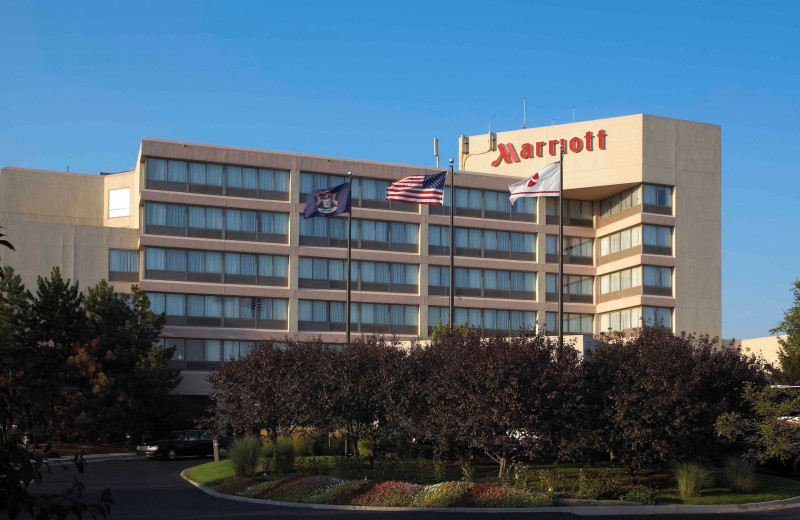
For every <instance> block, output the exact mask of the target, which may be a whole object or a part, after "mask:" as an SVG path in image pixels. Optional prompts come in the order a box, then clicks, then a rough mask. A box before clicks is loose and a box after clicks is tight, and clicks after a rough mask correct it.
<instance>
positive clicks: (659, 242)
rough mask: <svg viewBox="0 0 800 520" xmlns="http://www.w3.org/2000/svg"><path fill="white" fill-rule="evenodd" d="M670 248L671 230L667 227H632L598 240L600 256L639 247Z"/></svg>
mask: <svg viewBox="0 0 800 520" xmlns="http://www.w3.org/2000/svg"><path fill="white" fill-rule="evenodd" d="M642 244H644V245H646V246H657V247H663V248H671V247H672V228H671V227H667V226H651V225H648V224H645V225H643V226H634V227H632V228H628V229H623V230H622V231H618V232H616V233H612V234H610V235H606V236H604V237H601V238H600V256H606V255H611V254H614V253H618V252H620V251H624V250H626V249H630V248H632V247H637V246H640V245H642Z"/></svg>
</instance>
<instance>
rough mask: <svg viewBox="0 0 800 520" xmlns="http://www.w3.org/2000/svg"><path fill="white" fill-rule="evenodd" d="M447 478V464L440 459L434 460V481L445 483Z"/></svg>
mask: <svg viewBox="0 0 800 520" xmlns="http://www.w3.org/2000/svg"><path fill="white" fill-rule="evenodd" d="M446 478H447V464H445V462H444V461H443V460H442V459H441V458H439V457H436V458H435V459H433V481H434V482H444V480H445V479H446Z"/></svg>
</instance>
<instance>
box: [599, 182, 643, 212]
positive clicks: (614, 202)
mask: <svg viewBox="0 0 800 520" xmlns="http://www.w3.org/2000/svg"><path fill="white" fill-rule="evenodd" d="M639 204H641V201H640V199H639V186H636V187H633V188H630V189H628V190H625V191H623V192H622V193H617V194H616V195H612V196H610V197H608V198H607V199H603V200H601V201H600V216H601V217H608V216H611V215H614V214H615V213H619V212H620V211H625V210H626V209H628V208H632V207H634V206H638V205H639Z"/></svg>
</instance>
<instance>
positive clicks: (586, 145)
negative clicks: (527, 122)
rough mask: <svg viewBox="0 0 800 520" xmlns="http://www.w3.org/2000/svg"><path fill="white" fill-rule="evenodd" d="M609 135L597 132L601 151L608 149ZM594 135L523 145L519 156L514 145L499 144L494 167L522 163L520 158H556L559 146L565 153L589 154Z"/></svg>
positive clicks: (493, 162)
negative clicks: (607, 140)
mask: <svg viewBox="0 0 800 520" xmlns="http://www.w3.org/2000/svg"><path fill="white" fill-rule="evenodd" d="M607 136H608V134H607V133H606V131H605V130H600V131H599V132H597V148H599V149H600V150H605V149H606V137H607ZM594 142H595V141H594V134H593V133H592V132H586V135H585V136H583V137H573V138H572V139H569V140H567V139H551V140H549V141H537V142H536V143H523V144H522V146H521V147H520V150H519V155H517V150H516V148H514V145H513V144H512V143H506V144H503V143H499V144H498V145H497V151H498V152H500V155H499V156H498V157H497V159H495V160H494V161H492V166H499V165H500V163H503V162H505V163H506V164H511V163H515V162H520V157H522V158H523V159H533V158H534V157H544V156H545V155H552V156H556V155H558V152H559V145H560V146H562V147H564V152H565V153H567V152H568V151H569V152H572V153H579V152H581V151H583V150H586V151H587V152H591V151H594Z"/></svg>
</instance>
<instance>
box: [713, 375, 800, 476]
mask: <svg viewBox="0 0 800 520" xmlns="http://www.w3.org/2000/svg"><path fill="white" fill-rule="evenodd" d="M742 398H743V400H744V402H745V404H746V405H747V408H746V409H745V410H741V411H736V412H728V413H725V414H722V415H721V416H720V417H719V418H718V419H717V423H716V429H717V434H718V435H719V436H720V437H723V438H725V439H727V440H729V441H740V440H743V441H744V442H745V444H746V446H747V448H748V451H749V455H750V456H751V457H753V458H755V459H758V460H760V461H762V462H763V461H765V460H766V459H769V458H776V459H781V460H788V459H791V458H793V457H798V455H797V452H798V450H800V426H798V425H797V424H796V423H795V424H789V423H788V418H790V417H796V416H797V414H798V413H800V390H798V389H796V388H779V387H777V386H769V387H766V388H760V387H758V386H755V385H752V384H750V385H747V386H746V387H745V389H744V392H743V394H742ZM798 460H799V461H800V457H798Z"/></svg>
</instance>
